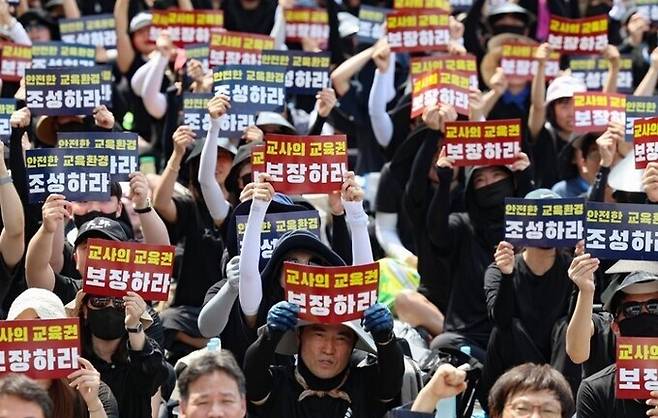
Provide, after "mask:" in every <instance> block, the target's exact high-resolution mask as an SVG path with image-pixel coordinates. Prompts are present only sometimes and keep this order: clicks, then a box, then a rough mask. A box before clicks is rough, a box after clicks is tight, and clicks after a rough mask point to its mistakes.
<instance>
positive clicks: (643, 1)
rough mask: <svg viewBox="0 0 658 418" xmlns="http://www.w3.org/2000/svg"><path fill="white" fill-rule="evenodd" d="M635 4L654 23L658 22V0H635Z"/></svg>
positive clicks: (639, 11)
mask: <svg viewBox="0 0 658 418" xmlns="http://www.w3.org/2000/svg"><path fill="white" fill-rule="evenodd" d="M633 5H634V6H635V8H637V11H638V13H640V14H641V15H642V16H644V17H646V18H647V19H648V20H649V21H650V22H651V23H652V24H654V25H655V24H656V23H658V0H635V1H634V2H633Z"/></svg>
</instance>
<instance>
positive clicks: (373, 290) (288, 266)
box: [283, 261, 379, 324]
mask: <svg viewBox="0 0 658 418" xmlns="http://www.w3.org/2000/svg"><path fill="white" fill-rule="evenodd" d="M283 271H284V276H285V280H286V281H285V292H286V300H287V301H288V302H291V303H294V304H296V305H299V319H301V320H306V321H312V322H320V323H324V324H340V323H342V322H345V321H352V320H355V319H359V318H361V317H362V316H363V312H364V311H365V310H366V309H368V308H369V307H370V306H371V305H373V304H375V303H377V288H378V284H379V264H378V263H372V264H363V265H360V266H347V267H315V266H307V265H301V264H293V263H289V262H287V261H286V262H284V263H283Z"/></svg>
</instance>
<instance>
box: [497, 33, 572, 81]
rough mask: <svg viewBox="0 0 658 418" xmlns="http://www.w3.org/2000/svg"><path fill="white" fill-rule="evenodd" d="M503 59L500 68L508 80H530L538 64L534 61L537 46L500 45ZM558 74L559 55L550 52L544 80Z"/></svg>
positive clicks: (519, 44) (535, 72)
mask: <svg viewBox="0 0 658 418" xmlns="http://www.w3.org/2000/svg"><path fill="white" fill-rule="evenodd" d="M502 48H503V57H502V58H501V60H500V66H501V67H502V68H503V72H504V73H505V75H506V76H507V78H508V79H513V80H532V78H533V77H534V76H535V74H537V66H538V63H537V61H536V60H535V51H536V50H537V46H533V45H527V44H521V43H514V42H508V43H505V44H503V45H502ZM559 72H560V53H558V52H552V53H551V54H550V56H549V58H548V60H546V66H545V69H544V74H545V75H546V79H549V80H550V79H552V78H555V77H557V76H558V73H559Z"/></svg>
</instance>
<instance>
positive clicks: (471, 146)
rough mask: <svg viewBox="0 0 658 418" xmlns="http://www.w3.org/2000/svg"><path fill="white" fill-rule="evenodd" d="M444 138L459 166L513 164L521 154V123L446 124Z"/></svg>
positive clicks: (513, 120) (503, 121)
mask: <svg viewBox="0 0 658 418" xmlns="http://www.w3.org/2000/svg"><path fill="white" fill-rule="evenodd" d="M444 138H445V147H446V153H447V156H448V157H452V158H454V159H455V166H457V167H463V166H489V165H505V164H512V163H513V162H514V161H516V155H517V154H518V153H519V152H521V120H520V119H505V120H490V121H485V122H446V127H445V136H444Z"/></svg>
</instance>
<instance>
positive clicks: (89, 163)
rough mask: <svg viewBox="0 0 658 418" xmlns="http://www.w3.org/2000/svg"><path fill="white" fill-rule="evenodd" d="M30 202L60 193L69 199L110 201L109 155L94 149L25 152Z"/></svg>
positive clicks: (54, 149)
mask: <svg viewBox="0 0 658 418" xmlns="http://www.w3.org/2000/svg"><path fill="white" fill-rule="evenodd" d="M25 166H26V168H27V184H28V197H29V202H30V203H38V202H43V201H44V200H46V198H47V197H48V195H49V194H52V193H59V194H63V195H64V196H66V199H67V200H69V201H73V202H75V201H82V202H84V201H89V200H95V201H106V200H110V157H109V155H108V154H107V151H102V150H93V149H91V150H90V149H60V148H39V149H29V150H27V151H25Z"/></svg>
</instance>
